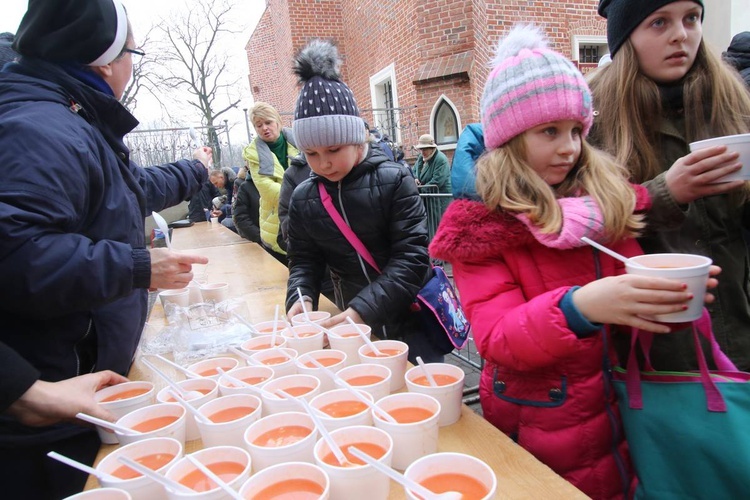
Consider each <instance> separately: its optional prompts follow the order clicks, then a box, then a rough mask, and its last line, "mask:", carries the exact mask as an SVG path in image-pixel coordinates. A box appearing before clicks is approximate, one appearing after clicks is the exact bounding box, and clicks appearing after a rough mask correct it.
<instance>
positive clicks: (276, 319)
mask: <svg viewBox="0 0 750 500" xmlns="http://www.w3.org/2000/svg"><path fill="white" fill-rule="evenodd" d="M278 329H279V305H278V304H276V309H275V310H274V312H273V331H272V332H271V347H273V346H275V345H276V331H277V330H278Z"/></svg>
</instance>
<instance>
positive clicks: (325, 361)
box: [305, 358, 341, 368]
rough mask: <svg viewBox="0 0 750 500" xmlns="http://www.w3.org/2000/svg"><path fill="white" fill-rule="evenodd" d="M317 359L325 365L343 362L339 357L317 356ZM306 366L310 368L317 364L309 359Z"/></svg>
mask: <svg viewBox="0 0 750 500" xmlns="http://www.w3.org/2000/svg"><path fill="white" fill-rule="evenodd" d="M315 361H317V362H318V363H320V364H321V365H323V366H333V365H335V364H336V363H340V362H341V360H340V359H339V358H317V359H316V360H315ZM305 366H306V367H308V368H317V366H315V365H314V364H313V362H312V361H308V362H307V363H305Z"/></svg>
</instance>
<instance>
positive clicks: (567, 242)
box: [513, 196, 606, 250]
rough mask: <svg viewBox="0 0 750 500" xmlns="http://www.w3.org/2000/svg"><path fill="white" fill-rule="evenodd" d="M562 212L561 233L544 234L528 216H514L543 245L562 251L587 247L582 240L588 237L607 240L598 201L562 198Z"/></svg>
mask: <svg viewBox="0 0 750 500" xmlns="http://www.w3.org/2000/svg"><path fill="white" fill-rule="evenodd" d="M557 203H558V205H560V209H561V210H562V216H563V223H562V228H561V229H560V232H559V233H557V234H555V233H548V234H544V233H542V232H541V231H540V229H539V227H538V226H536V225H534V224H533V223H532V222H531V221H530V220H529V216H528V215H526V214H513V215H514V216H515V217H516V219H518V220H520V221H521V222H523V223H524V224H525V225H526V227H527V228H528V229H529V231H530V232H531V234H532V235H533V236H534V238H536V240H537V241H538V242H539V243H541V244H542V245H544V246H546V247H550V248H558V249H560V250H565V249H570V248H576V247H580V246H584V245H586V243H584V242H583V241H581V238H582V237H583V236H587V237H589V238H591V239H592V240H594V241H602V240H603V239H605V236H606V235H605V231H604V217H603V216H602V211H601V210H600V209H599V205H598V204H597V203H596V200H594V198H592V197H591V196H580V197H577V198H560V199H559V200H557Z"/></svg>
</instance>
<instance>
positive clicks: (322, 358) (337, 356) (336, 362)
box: [297, 349, 346, 392]
mask: <svg viewBox="0 0 750 500" xmlns="http://www.w3.org/2000/svg"><path fill="white" fill-rule="evenodd" d="M313 359H314V360H315V361H317V362H318V363H320V364H321V365H323V366H325V367H326V368H328V370H330V371H332V372H333V373H336V372H338V371H339V370H341V369H342V368H343V367H344V366H346V353H345V352H343V351H338V350H336V349H320V350H318V351H310V352H308V353H306V354H302V355H300V356H299V357H298V358H297V373H302V374H306V375H312V376H314V377H317V378H319V379H320V392H326V391H330V390H331V389H334V388H335V387H336V384H335V383H334V381H333V378H332V377H331V375H329V374H328V372H327V371H326V370H324V369H322V368H318V367H317V366H315V364H313V362H312V361H311V360H313Z"/></svg>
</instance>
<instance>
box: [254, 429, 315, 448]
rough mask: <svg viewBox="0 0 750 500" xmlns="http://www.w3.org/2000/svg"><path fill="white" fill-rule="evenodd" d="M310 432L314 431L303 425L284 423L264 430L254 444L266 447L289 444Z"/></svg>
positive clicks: (303, 437)
mask: <svg viewBox="0 0 750 500" xmlns="http://www.w3.org/2000/svg"><path fill="white" fill-rule="evenodd" d="M310 433H312V431H311V430H310V429H308V428H307V427H305V426H302V425H284V426H281V427H277V428H275V429H271V430H270V431H268V432H264V433H263V434H261V435H260V436H258V437H257V438H255V440H254V441H253V444H254V445H256V446H263V447H265V448H276V447H279V446H288V445H290V444H294V443H296V442H297V441H301V440H303V439H305V438H306V437H307V436H309V435H310Z"/></svg>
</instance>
